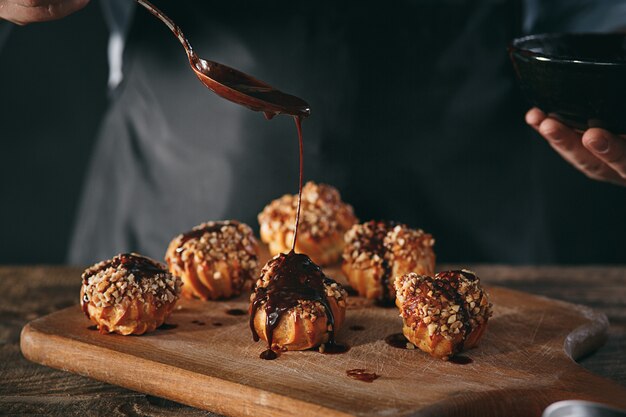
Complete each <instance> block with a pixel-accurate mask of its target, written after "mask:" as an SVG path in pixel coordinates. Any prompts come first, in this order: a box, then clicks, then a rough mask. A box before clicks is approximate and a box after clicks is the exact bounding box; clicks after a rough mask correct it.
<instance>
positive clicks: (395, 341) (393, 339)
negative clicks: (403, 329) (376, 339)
mask: <svg viewBox="0 0 626 417" xmlns="http://www.w3.org/2000/svg"><path fill="white" fill-rule="evenodd" d="M385 343H387V344H388V345H389V346H391V347H395V348H397V349H406V344H407V343H410V342H409V340H408V339H407V338H406V337H405V336H404V335H403V334H402V333H394V334H390V335H389V336H387V337H385Z"/></svg>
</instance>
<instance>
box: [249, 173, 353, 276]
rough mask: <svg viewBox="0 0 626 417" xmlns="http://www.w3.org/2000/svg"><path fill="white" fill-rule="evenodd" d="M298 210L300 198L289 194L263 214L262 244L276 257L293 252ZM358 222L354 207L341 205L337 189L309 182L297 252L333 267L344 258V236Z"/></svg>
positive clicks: (303, 189)
mask: <svg viewBox="0 0 626 417" xmlns="http://www.w3.org/2000/svg"><path fill="white" fill-rule="evenodd" d="M297 207H298V196H297V195H290V194H287V195H284V196H282V197H281V198H279V199H277V200H274V201H272V202H271V203H270V204H268V205H267V206H266V207H265V208H264V209H263V211H262V212H261V213H260V214H259V224H260V225H261V240H262V241H263V242H265V243H267V244H268V245H269V250H270V254H271V255H272V256H275V255H277V254H279V253H287V252H289V251H290V250H291V246H292V244H293V235H294V224H295V219H296V210H297ZM357 221H358V219H357V218H356V217H355V216H354V212H353V210H352V206H350V205H349V204H346V203H344V202H343V201H341V196H340V195H339V191H337V189H336V188H334V187H332V186H330V185H326V184H316V183H314V182H307V183H306V184H305V185H304V187H303V188H302V207H301V214H300V224H299V226H298V227H299V229H298V241H297V242H296V247H295V250H296V252H299V253H306V254H307V255H308V256H310V257H311V259H312V260H313V262H315V263H316V264H318V265H322V266H324V265H330V264H333V263H335V262H337V261H338V260H339V258H340V256H341V251H342V250H343V246H344V242H343V235H344V233H345V232H346V231H347V230H348V229H349V228H350V227H351V226H352V225H353V224H354V223H356V222H357Z"/></svg>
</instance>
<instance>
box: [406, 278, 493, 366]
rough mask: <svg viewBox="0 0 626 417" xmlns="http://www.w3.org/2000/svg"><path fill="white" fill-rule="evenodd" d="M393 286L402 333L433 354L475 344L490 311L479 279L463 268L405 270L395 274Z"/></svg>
mask: <svg viewBox="0 0 626 417" xmlns="http://www.w3.org/2000/svg"><path fill="white" fill-rule="evenodd" d="M395 288H396V305H397V306H398V308H399V309H400V316H401V317H402V320H403V322H404V326H403V328H402V332H403V333H404V336H405V337H406V338H407V339H408V340H409V341H410V342H411V343H413V344H414V345H415V346H417V347H418V348H420V349H421V350H423V351H424V352H427V353H430V354H431V355H432V356H434V357H436V358H441V359H448V358H450V357H451V356H453V355H454V354H456V353H459V352H461V351H463V350H464V349H470V348H472V347H474V346H476V345H477V344H478V341H479V340H480V338H481V336H482V335H483V333H484V332H485V329H486V328H487V321H488V320H489V317H491V314H492V310H491V307H492V306H491V303H490V302H489V297H488V296H487V293H486V292H485V291H484V290H483V289H482V288H481V286H480V279H479V278H478V277H477V276H476V274H474V273H473V272H471V271H468V270H466V269H463V270H460V271H446V272H440V273H438V274H437V275H435V277H434V278H431V277H428V276H425V275H418V274H415V273H409V274H406V275H403V276H398V277H396V279H395Z"/></svg>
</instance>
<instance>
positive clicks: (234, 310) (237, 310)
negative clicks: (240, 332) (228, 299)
mask: <svg viewBox="0 0 626 417" xmlns="http://www.w3.org/2000/svg"><path fill="white" fill-rule="evenodd" d="M226 314H228V315H229V316H245V315H246V314H248V312H247V311H246V310H242V309H240V308H231V309H228V310H226Z"/></svg>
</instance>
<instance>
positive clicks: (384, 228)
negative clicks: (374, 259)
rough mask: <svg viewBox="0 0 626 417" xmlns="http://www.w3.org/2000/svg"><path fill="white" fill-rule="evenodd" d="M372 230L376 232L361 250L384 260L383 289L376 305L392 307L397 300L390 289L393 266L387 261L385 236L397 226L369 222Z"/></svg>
mask: <svg viewBox="0 0 626 417" xmlns="http://www.w3.org/2000/svg"><path fill="white" fill-rule="evenodd" d="M368 225H369V226H370V228H371V229H372V230H373V231H374V234H373V236H372V237H371V238H370V239H369V240H368V241H367V242H365V244H364V245H363V246H362V248H361V250H364V251H367V252H371V253H372V254H374V255H378V256H379V257H380V258H381V259H382V267H383V275H382V276H381V277H380V285H381V288H382V294H381V297H380V298H379V299H378V300H377V301H376V304H377V305H378V306H380V307H390V306H393V303H392V302H391V301H390V300H393V299H395V295H394V296H393V297H392V296H391V294H390V288H389V278H390V277H391V265H389V261H388V260H387V250H388V249H387V247H386V246H385V236H387V233H388V232H389V231H390V230H391V229H393V228H394V227H395V226H396V223H395V222H387V221H378V222H377V221H374V220H371V221H369V222H368Z"/></svg>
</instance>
